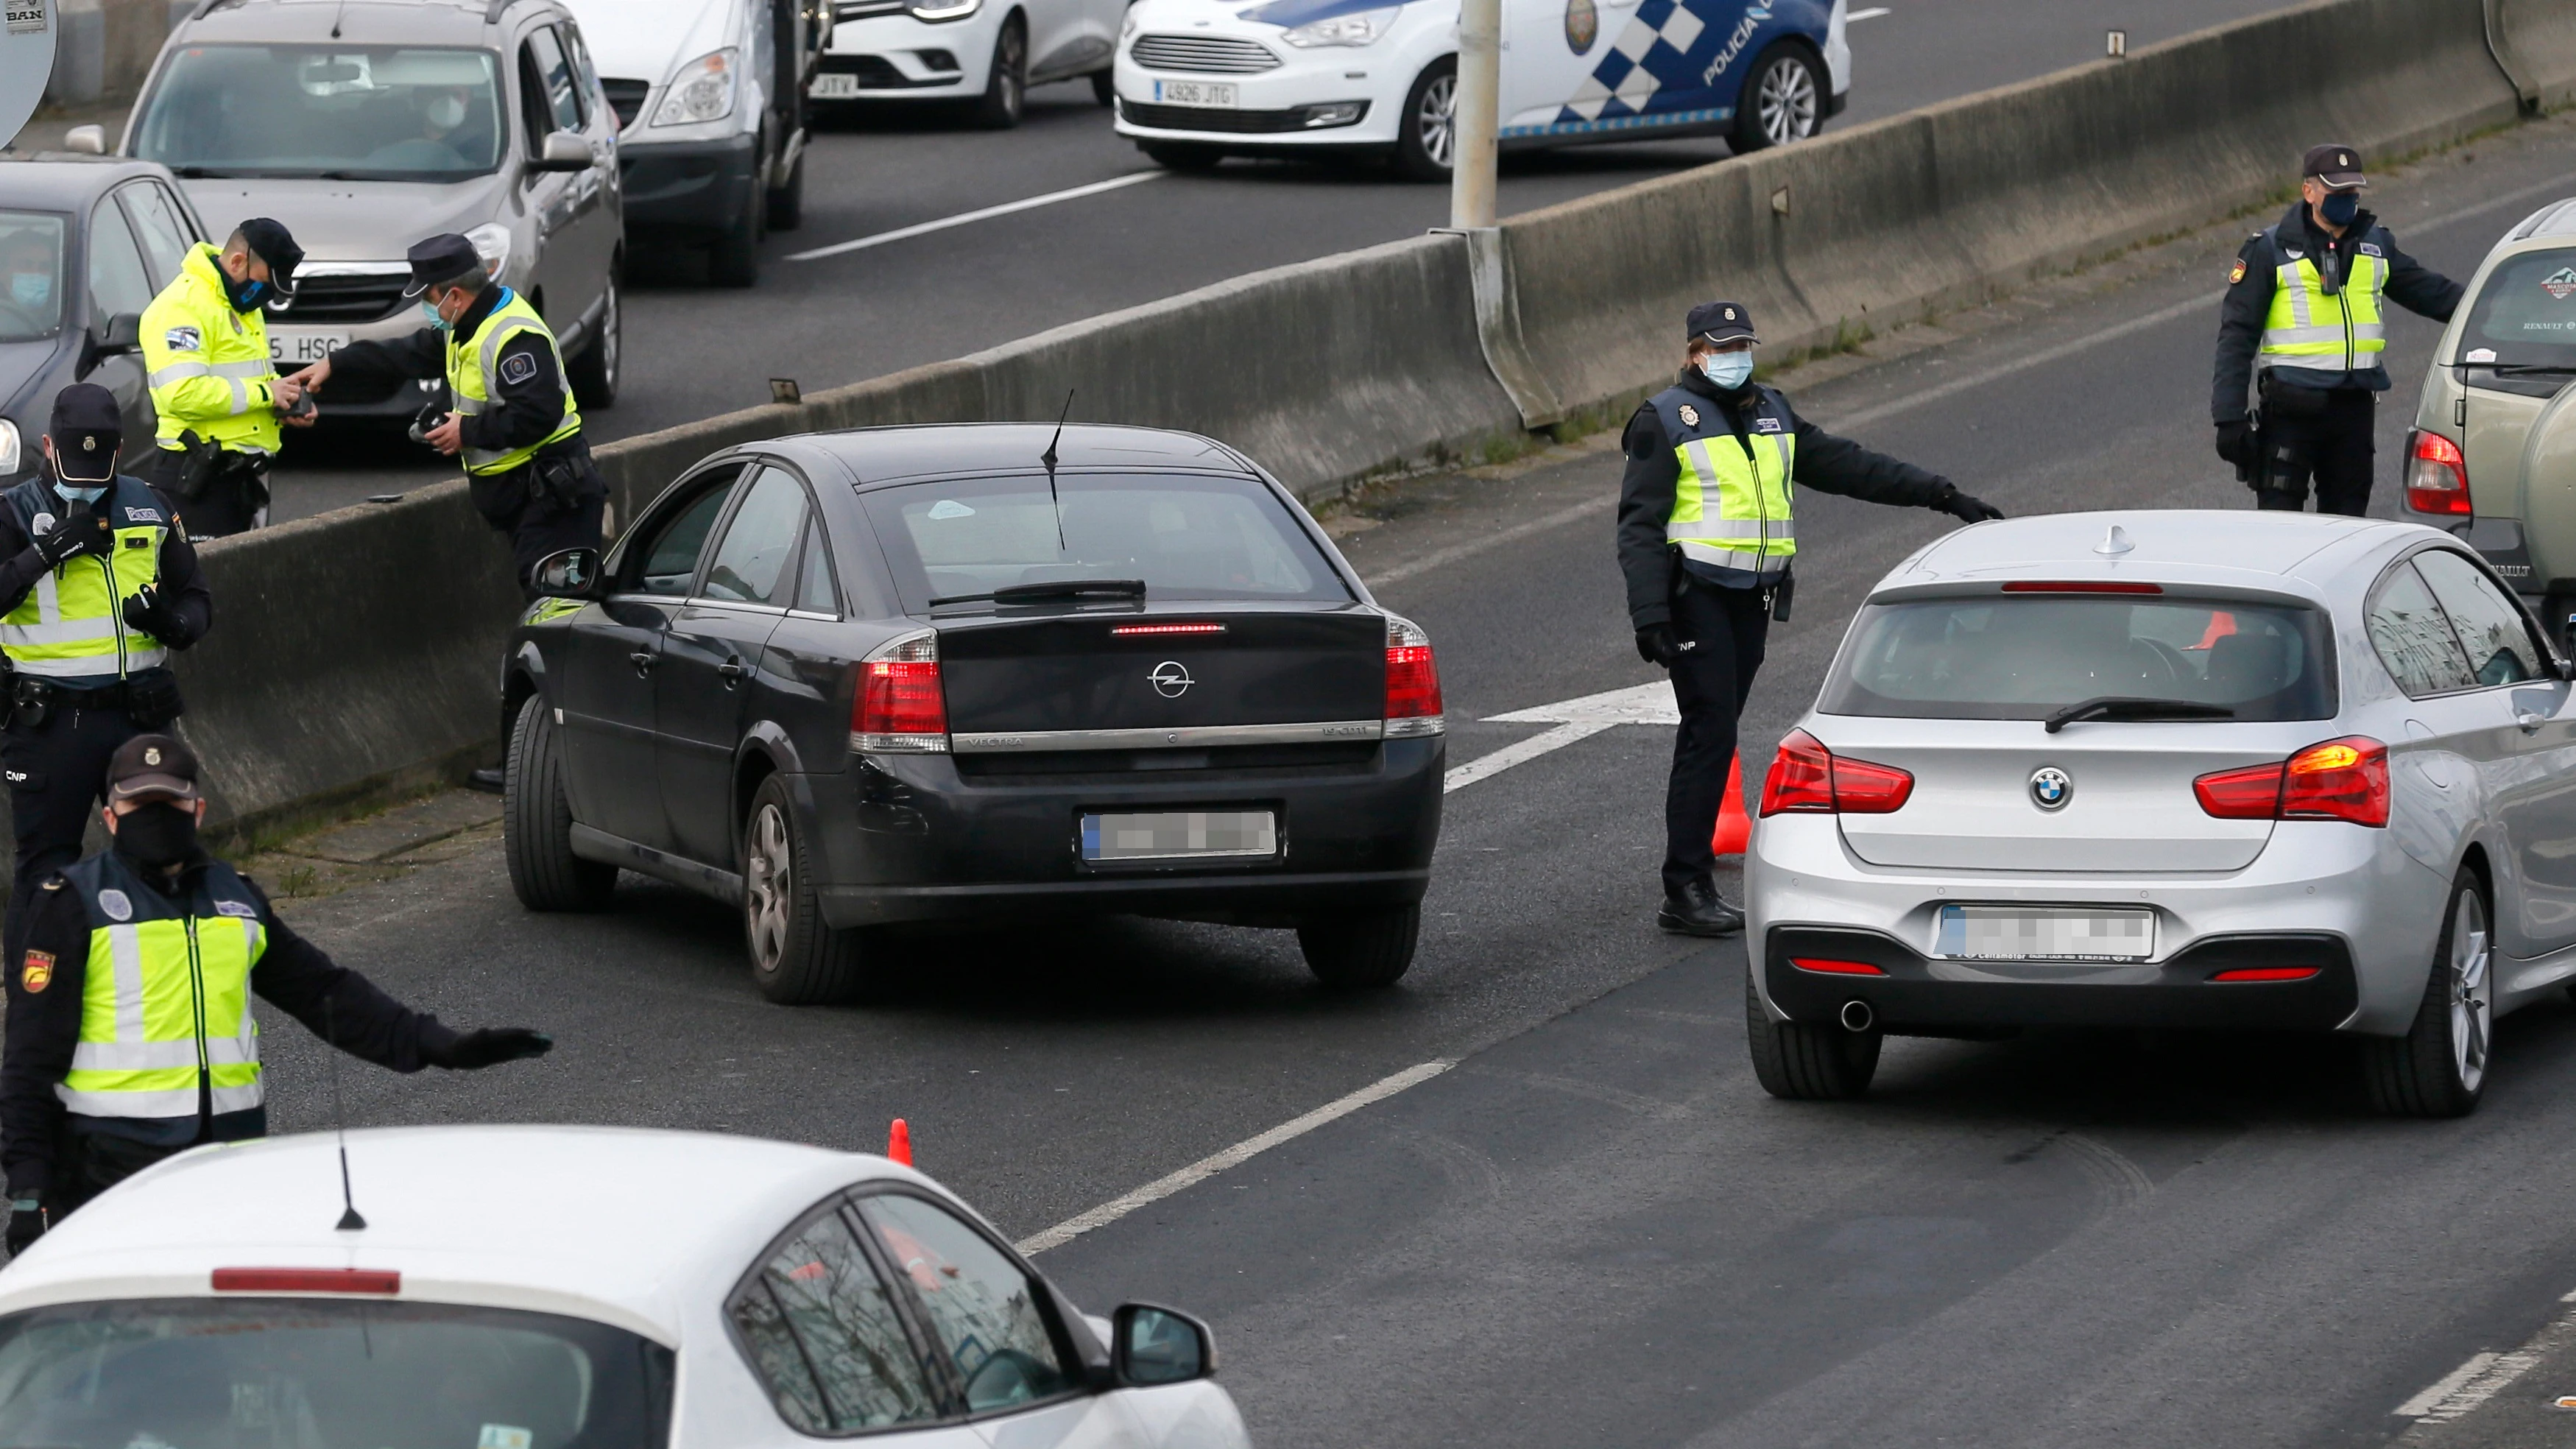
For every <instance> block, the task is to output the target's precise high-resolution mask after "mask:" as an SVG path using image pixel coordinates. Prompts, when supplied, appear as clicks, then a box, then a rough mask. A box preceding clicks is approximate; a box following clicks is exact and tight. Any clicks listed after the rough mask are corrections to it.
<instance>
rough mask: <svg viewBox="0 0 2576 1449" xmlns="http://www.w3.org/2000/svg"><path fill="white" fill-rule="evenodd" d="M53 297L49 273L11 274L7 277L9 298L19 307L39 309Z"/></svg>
mask: <svg viewBox="0 0 2576 1449" xmlns="http://www.w3.org/2000/svg"><path fill="white" fill-rule="evenodd" d="M53 297H54V278H53V274H52V273H51V272H13V273H11V274H10V277H9V298H10V300H11V301H14V302H16V303H17V304H18V305H19V306H21V307H41V306H43V305H45V304H46V303H47V302H50V301H52V300H53Z"/></svg>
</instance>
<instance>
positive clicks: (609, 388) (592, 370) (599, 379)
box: [564, 270, 626, 412]
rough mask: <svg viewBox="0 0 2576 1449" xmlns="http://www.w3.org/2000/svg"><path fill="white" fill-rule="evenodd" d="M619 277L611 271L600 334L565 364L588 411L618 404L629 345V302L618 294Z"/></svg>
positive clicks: (577, 400)
mask: <svg viewBox="0 0 2576 1449" xmlns="http://www.w3.org/2000/svg"><path fill="white" fill-rule="evenodd" d="M618 285H619V278H618V275H617V273H616V272H615V271H614V270H612V271H610V272H609V274H608V295H607V298H606V305H604V306H602V307H601V308H600V309H599V335H598V336H597V337H594V338H592V339H591V341H590V345H589V346H587V347H584V348H583V349H582V350H581V355H580V356H579V357H576V358H574V359H573V360H572V361H571V362H569V363H567V364H565V367H564V370H565V372H567V373H569V374H570V375H571V376H570V380H571V382H572V400H573V401H574V402H575V403H578V404H579V405H580V406H581V407H582V409H583V410H584V411H586V412H604V411H606V410H607V409H609V408H613V407H615V406H617V377H618V372H619V367H620V363H621V360H622V357H621V354H622V352H623V350H624V347H625V326H626V324H625V304H624V302H623V300H622V299H621V298H620V297H619V296H618Z"/></svg>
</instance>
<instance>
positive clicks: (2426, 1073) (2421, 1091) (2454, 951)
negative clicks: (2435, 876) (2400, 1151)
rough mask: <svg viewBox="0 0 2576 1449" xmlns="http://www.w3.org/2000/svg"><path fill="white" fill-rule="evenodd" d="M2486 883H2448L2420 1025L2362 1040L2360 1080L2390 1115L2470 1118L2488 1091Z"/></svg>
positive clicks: (2490, 991) (2472, 877)
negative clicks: (2448, 895) (2402, 1032)
mask: <svg viewBox="0 0 2576 1449" xmlns="http://www.w3.org/2000/svg"><path fill="white" fill-rule="evenodd" d="M2489 919H2490V917H2489V914H2488V910H2487V897H2486V884H2485V882H2483V881H2481V880H2479V879H2478V875H2477V872H2475V871H2470V870H2463V871H2461V872H2460V874H2459V878H2458V879H2457V880H2454V881H2453V882H2451V908H2450V909H2449V910H2448V911H2445V912H2444V913H2443V915H2442V935H2441V938H2440V942H2441V943H2440V944H2439V945H2438V946H2436V947H2435V948H2434V951H2433V961H2432V966H2431V969H2430V970H2428V971H2427V972H2426V973H2425V979H2424V997H2423V1000H2422V1001H2421V1002H2420V1003H2418V1004H2417V1006H2416V1008H2415V1023H2414V1025H2412V1026H2410V1027H2408V1028H2407V1031H2406V1034H2405V1035H2404V1036H2401V1037H2394V1038H2391V1037H2373V1038H2369V1039H2366V1040H2364V1041H2363V1042H2362V1044H2361V1051H2362V1062H2361V1069H2362V1085H2363V1087H2364V1088H2365V1089H2366V1090H2367V1091H2368V1092H2369V1094H2370V1105H2371V1109H2372V1110H2373V1111H2376V1112H2379V1113H2381V1114H2383V1115H2385V1116H2390V1117H2465V1116H2467V1115H2469V1114H2470V1113H2471V1112H2474V1111H2476V1110H2477V1108H2478V1102H2479V1100H2480V1099H2481V1098H2483V1097H2484V1096H2485V1095H2486V1089H2487V1069H2488V1066H2489V1064H2490V1055H2491V1052H2492V1049H2493V1045H2494V1042H2495V973H2494V970H2493V958H2494V939H2495V938H2494V935H2493V933H2492V932H2491V931H2490V929H2489V927H2488V921H2489Z"/></svg>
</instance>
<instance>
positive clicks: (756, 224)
mask: <svg viewBox="0 0 2576 1449" xmlns="http://www.w3.org/2000/svg"><path fill="white" fill-rule="evenodd" d="M761 211H762V206H761V194H760V192H759V191H758V190H757V189H755V190H754V191H753V192H752V193H751V199H750V200H748V201H746V202H744V203H743V207H742V214H741V215H739V216H736V217H735V218H734V219H733V224H732V225H731V226H728V227H726V228H725V231H724V235H722V236H719V237H717V238H716V241H715V245H713V246H711V247H709V248H707V280H708V281H710V282H713V283H715V284H716V285H717V286H719V287H748V286H752V285H754V284H756V283H757V282H759V280H760V214H761Z"/></svg>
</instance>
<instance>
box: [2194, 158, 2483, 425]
mask: <svg viewBox="0 0 2576 1449" xmlns="http://www.w3.org/2000/svg"><path fill="white" fill-rule="evenodd" d="M2285 242H2286V243H2287V244H2288V245H2289V246H2293V247H2297V248H2298V249H2300V250H2302V251H2304V252H2306V253H2307V254H2308V255H2309V256H2312V257H2317V258H2319V259H2321V260H2320V264H2319V265H2318V267H2317V272H2318V274H2319V276H2320V277H2321V278H2322V279H2323V281H2324V283H2325V285H2326V286H2327V287H2328V288H2329V289H2331V288H2334V287H2339V286H2341V285H2342V279H2343V278H2345V277H2349V276H2351V275H2352V259H2353V258H2354V257H2355V256H2358V255H2360V253H2361V248H2362V247H2363V246H2364V245H2365V244H2367V245H2370V246H2373V247H2377V248H2378V249H2379V256H2380V259H2381V260H2382V261H2384V262H2386V263H2387V264H2388V281H2387V282H2386V284H2385V285H2384V286H2382V288H2381V289H2380V290H2381V292H2382V294H2383V295H2384V296H2386V297H2387V299H2388V300H2389V301H2391V302H2394V303H2396V304H2397V305H2398V306H2400V307H2403V308H2405V309H2406V310H2407V311H2409V312H2413V313H2415V314H2416V315H2417V316H2421V317H2430V318H2432V319H2433V320H2434V321H2436V322H2448V321H2450V320H2451V313H2452V311H2453V310H2454V309H2456V308H2457V307H2458V306H2459V305H2460V293H2461V292H2462V291H2463V290H2465V289H2464V288H2462V287H2461V285H2460V284H2459V283H2457V282H2454V281H2452V280H2451V279H2450V278H2448V277H2446V276H2443V275H2442V274H2441V273H2440V272H2437V271H2434V270H2433V269H2432V268H2430V267H2428V266H2425V265H2424V264H2423V263H2421V262H2419V261H2417V260H2415V259H2414V258H2413V257H2410V256H2408V255H2406V254H2405V253H2404V252H2402V251H2399V250H2398V249H2397V238H2395V237H2393V236H2391V235H2389V234H2388V228H2386V227H2384V226H2381V225H2380V224H2379V218H2378V217H2376V216H2373V215H2371V214H2370V213H2369V212H2368V211H2360V212H2355V213H2354V214H2353V218H2352V225H2350V226H2348V227H2345V228H2344V229H2343V235H2342V236H2340V237H2331V236H2328V235H2326V234H2325V232H2324V230H2323V229H2321V228H2320V227H2318V225H2317V221H2316V217H2315V216H2313V215H2312V214H2310V212H2309V211H2308V204H2307V203H2306V202H2305V201H2294V202H2291V203H2290V209H2289V211H2288V212H2286V213H2284V214H2283V215H2282V217H2281V220H2280V221H2279V222H2278V223H2276V224H2275V225H2272V226H2267V227H2265V228H2263V229H2262V230H2261V231H2258V232H2256V233H2254V234H2253V235H2252V236H2249V237H2247V238H2246V239H2245V245H2243V246H2241V247H2239V248H2237V249H2236V266H2235V267H2234V268H2232V269H2231V270H2230V272H2229V275H2228V279H2227V296H2226V298H2225V299H2224V300H2223V301H2221V302H2220V303H2219V305H2218V367H2217V375H2216V376H2215V377H2214V378H2213V379H2212V380H2211V383H2210V398H2209V417H2210V421H2212V422H2214V423H2222V424H2223V423H2241V422H2243V421H2245V413H2246V406H2247V401H2248V400H2247V396H2246V389H2247V388H2249V387H2250V386H2252V385H2253V381H2254V354H2255V352H2256V350H2257V349H2259V348H2260V347H2261V346H2262V345H2263V324H2264V322H2265V321H2266V320H2268V319H2269V318H2270V317H2271V315H2272V293H2273V292H2274V291H2276V290H2278V289H2279V287H2280V268H2281V263H2283V262H2285V261H2287V260H2289V258H2288V257H2286V256H2285V255H2283V249H2284V248H2283V244H2284V243H2285ZM2329 261H2330V262H2331V266H2329V265H2327V264H2326V263H2327V262H2329ZM2342 385H2344V386H2348V387H2358V388H2367V389H2369V390H2370V391H2372V392H2386V391H2387V390H2388V370H2387V369H2386V368H2384V367H2373V368H2370V369H2368V370H2367V371H2363V372H2356V373H2350V374H2347V375H2346V379H2345V382H2344V383H2343V384H2342Z"/></svg>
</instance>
